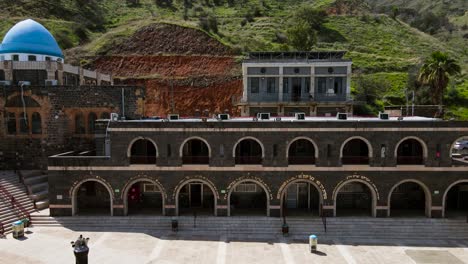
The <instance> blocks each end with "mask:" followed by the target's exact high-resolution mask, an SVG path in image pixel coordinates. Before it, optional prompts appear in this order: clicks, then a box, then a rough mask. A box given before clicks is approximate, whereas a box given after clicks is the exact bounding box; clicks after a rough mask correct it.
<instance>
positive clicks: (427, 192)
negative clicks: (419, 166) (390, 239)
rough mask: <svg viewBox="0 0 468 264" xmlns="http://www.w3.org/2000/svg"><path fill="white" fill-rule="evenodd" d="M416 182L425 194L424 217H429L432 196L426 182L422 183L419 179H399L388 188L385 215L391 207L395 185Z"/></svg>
mask: <svg viewBox="0 0 468 264" xmlns="http://www.w3.org/2000/svg"><path fill="white" fill-rule="evenodd" d="M408 182H410V183H416V184H418V185H419V186H420V187H421V188H422V189H423V191H424V196H425V209H424V211H425V214H426V217H429V218H430V217H431V206H432V196H431V191H430V190H429V188H428V187H427V186H426V184H424V183H423V182H421V181H419V180H415V179H406V180H401V181H399V182H398V183H396V184H395V185H393V186H392V188H391V189H390V191H389V192H388V196H387V206H388V210H387V216H388V217H389V216H390V210H391V208H392V206H391V205H392V204H391V202H392V193H393V191H394V190H395V189H396V187H398V186H400V185H401V184H404V183H408Z"/></svg>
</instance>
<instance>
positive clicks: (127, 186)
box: [121, 177, 167, 215]
mask: <svg viewBox="0 0 468 264" xmlns="http://www.w3.org/2000/svg"><path fill="white" fill-rule="evenodd" d="M137 182H151V183H152V184H154V185H156V186H158V189H159V190H160V191H161V196H162V215H166V214H165V208H164V206H165V205H166V198H167V193H166V190H165V189H164V187H163V185H162V184H161V183H160V182H159V181H158V180H154V179H151V178H149V177H136V178H133V179H130V180H129V181H127V183H125V185H124V187H123V189H122V190H123V191H122V196H121V198H122V201H123V205H124V215H128V197H127V196H128V191H129V190H130V188H131V187H132V186H133V185H134V184H135V183H137Z"/></svg>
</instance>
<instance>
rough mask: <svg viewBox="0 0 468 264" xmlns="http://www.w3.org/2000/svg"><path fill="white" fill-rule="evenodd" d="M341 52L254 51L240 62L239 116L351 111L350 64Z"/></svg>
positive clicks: (331, 113)
mask: <svg viewBox="0 0 468 264" xmlns="http://www.w3.org/2000/svg"><path fill="white" fill-rule="evenodd" d="M344 54H345V52H343V51H333V52H325V51H323V52H322V51H320V52H254V53H250V54H249V57H248V58H247V59H246V60H244V62H243V63H242V73H243V94H242V98H239V99H238V100H237V102H236V103H237V105H238V106H240V107H241V109H242V110H241V114H242V116H255V115H256V114H257V113H261V112H268V113H271V114H273V115H279V116H290V115H294V113H296V112H304V113H306V114H307V115H311V116H332V115H335V114H336V113H337V112H340V111H341V112H352V99H351V95H350V93H351V86H350V85H351V65H352V62H351V61H350V60H347V59H344V58H343V56H344Z"/></svg>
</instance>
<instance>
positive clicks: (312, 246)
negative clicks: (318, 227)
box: [309, 235, 318, 252]
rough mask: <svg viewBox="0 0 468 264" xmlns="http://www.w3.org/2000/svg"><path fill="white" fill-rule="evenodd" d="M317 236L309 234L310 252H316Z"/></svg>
mask: <svg viewBox="0 0 468 264" xmlns="http://www.w3.org/2000/svg"><path fill="white" fill-rule="evenodd" d="M317 240H318V239H317V236H316V235H310V236H309V248H310V252H315V251H317Z"/></svg>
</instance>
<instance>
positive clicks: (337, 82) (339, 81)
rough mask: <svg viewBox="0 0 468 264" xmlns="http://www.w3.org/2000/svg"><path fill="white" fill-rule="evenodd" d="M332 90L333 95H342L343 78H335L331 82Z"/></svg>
mask: <svg viewBox="0 0 468 264" xmlns="http://www.w3.org/2000/svg"><path fill="white" fill-rule="evenodd" d="M333 90H334V91H335V94H342V93H343V77H335V79H334V80H333Z"/></svg>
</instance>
